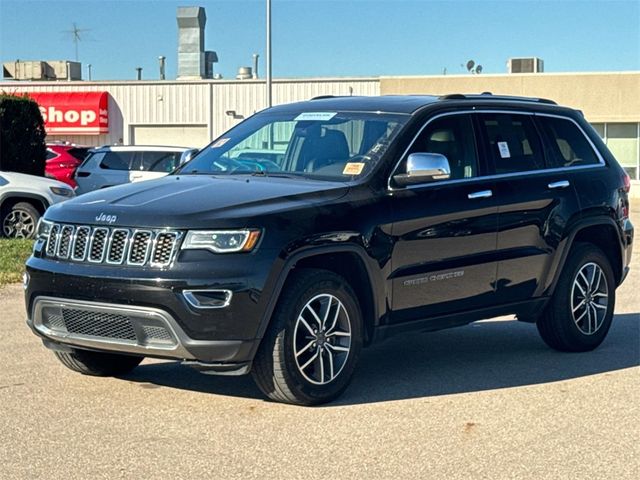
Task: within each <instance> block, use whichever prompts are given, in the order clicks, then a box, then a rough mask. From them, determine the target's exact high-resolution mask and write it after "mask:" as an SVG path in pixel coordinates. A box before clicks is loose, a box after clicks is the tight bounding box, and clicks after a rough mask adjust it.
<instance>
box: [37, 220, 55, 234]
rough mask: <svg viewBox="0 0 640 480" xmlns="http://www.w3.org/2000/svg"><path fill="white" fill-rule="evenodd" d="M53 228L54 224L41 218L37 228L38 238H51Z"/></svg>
mask: <svg viewBox="0 0 640 480" xmlns="http://www.w3.org/2000/svg"><path fill="white" fill-rule="evenodd" d="M52 226H53V222H49V221H47V220H45V219H44V218H41V219H40V220H39V221H38V226H37V227H36V238H49V233H51V227H52Z"/></svg>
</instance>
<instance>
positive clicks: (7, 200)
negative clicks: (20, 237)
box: [0, 192, 49, 215]
mask: <svg viewBox="0 0 640 480" xmlns="http://www.w3.org/2000/svg"><path fill="white" fill-rule="evenodd" d="M20 202H27V203H30V204H31V205H33V206H34V207H35V209H36V210H38V213H40V215H44V212H45V211H46V210H47V208H49V202H48V201H47V199H46V198H44V197H43V196H41V195H37V194H35V193H26V192H8V193H6V194H4V195H2V196H0V211H4V209H5V208H7V206H13V205H15V204H16V203H20Z"/></svg>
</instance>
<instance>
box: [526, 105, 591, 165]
mask: <svg viewBox="0 0 640 480" xmlns="http://www.w3.org/2000/svg"><path fill="white" fill-rule="evenodd" d="M536 122H538V124H539V125H540V126H541V128H542V130H543V131H544V134H545V135H546V136H547V138H548V139H549V144H550V146H551V158H550V163H551V166H552V167H572V166H575V165H593V164H597V163H599V162H600V160H599V159H598V157H597V156H596V153H595V152H594V151H593V148H591V145H590V144H589V142H588V140H587V139H586V138H585V136H584V134H583V133H582V132H581V131H580V129H579V128H578V127H577V126H576V124H575V123H573V122H572V121H570V120H566V119H563V118H556V117H544V116H536Z"/></svg>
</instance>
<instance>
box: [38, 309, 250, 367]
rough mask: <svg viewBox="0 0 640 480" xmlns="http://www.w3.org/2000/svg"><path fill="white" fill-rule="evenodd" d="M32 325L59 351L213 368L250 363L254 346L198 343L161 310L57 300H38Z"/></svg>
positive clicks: (241, 343) (214, 341)
mask: <svg viewBox="0 0 640 480" xmlns="http://www.w3.org/2000/svg"><path fill="white" fill-rule="evenodd" d="M27 323H28V325H29V326H30V327H31V329H32V330H33V331H34V333H36V334H37V335H39V336H41V337H42V338H43V339H46V340H47V342H45V344H48V345H49V346H51V347H54V348H55V344H61V345H65V346H71V347H78V348H85V349H90V350H100V351H110V352H117V353H126V354H134V355H142V356H145V357H159V358H172V359H178V360H187V361H189V360H191V361H198V362H208V363H209V362H216V363H224V364H226V363H229V362H234V363H238V359H246V358H248V356H249V354H250V351H251V350H252V348H253V343H254V342H252V341H239V340H236V341H233V340H218V341H216V340H194V339H192V338H189V337H188V336H187V335H186V333H185V332H184V330H183V329H182V328H181V327H180V325H179V324H178V322H176V320H175V319H174V318H173V317H172V316H171V315H169V314H168V313H167V312H165V311H163V310H161V309H158V308H149V307H136V306H125V305H116V304H109V303H101V302H90V301H82V300H73V299H64V298H57V297H44V296H40V297H37V298H36V299H35V300H34V306H33V315H32V317H31V318H29V319H28V320H27ZM52 342H53V344H54V345H52V344H51V343H52ZM240 363H242V361H241V362H240Z"/></svg>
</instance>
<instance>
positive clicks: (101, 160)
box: [75, 145, 194, 195]
mask: <svg viewBox="0 0 640 480" xmlns="http://www.w3.org/2000/svg"><path fill="white" fill-rule="evenodd" d="M193 152H194V149H189V148H185V147H155V146H154V147H150V146H138V145H135V146H111V147H109V146H106V147H100V148H96V149H94V150H91V151H90V152H89V155H88V156H87V157H86V158H85V160H84V162H82V165H80V166H79V167H78V170H76V173H75V180H76V183H77V184H78V188H77V189H76V193H77V194H78V195H80V194H81V193H87V192H91V191H93V190H98V189H100V188H106V187H112V186H114V185H122V184H123V183H129V182H140V181H142V180H152V179H154V178H160V177H163V176H165V175H167V174H168V173H170V172H172V171H173V170H175V169H176V168H177V167H179V166H180V164H181V163H183V162H184V161H185V160H186V159H187V158H188V157H189V156H190V154H191V153H193Z"/></svg>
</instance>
